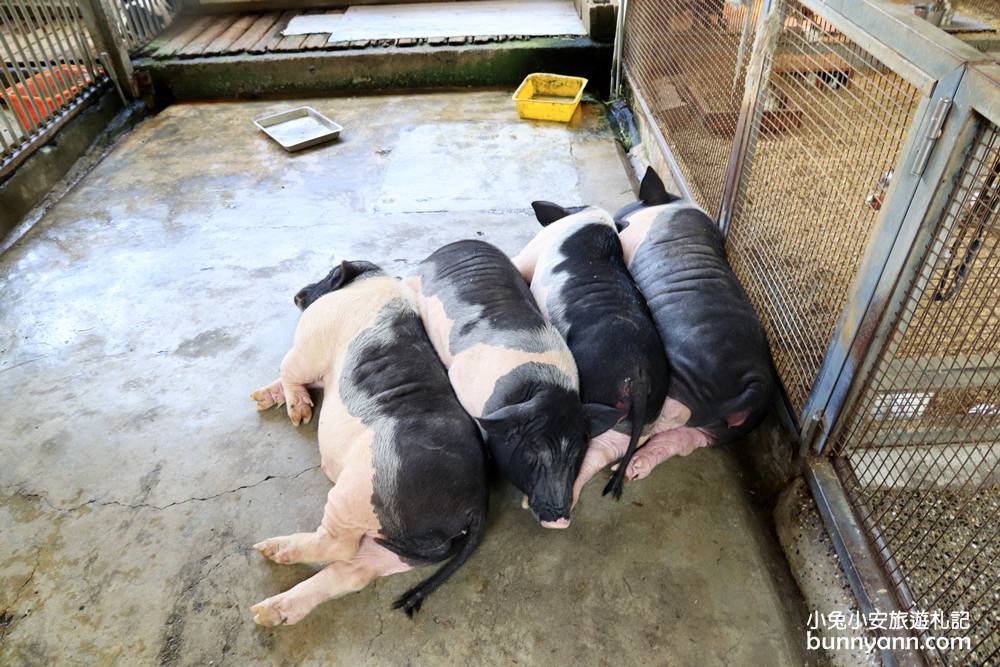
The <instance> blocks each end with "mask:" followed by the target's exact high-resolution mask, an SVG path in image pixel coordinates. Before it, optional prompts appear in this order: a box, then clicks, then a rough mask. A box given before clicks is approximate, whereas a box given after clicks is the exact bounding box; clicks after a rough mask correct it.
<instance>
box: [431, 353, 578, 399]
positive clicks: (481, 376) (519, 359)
mask: <svg viewBox="0 0 1000 667" xmlns="http://www.w3.org/2000/svg"><path fill="white" fill-rule="evenodd" d="M563 361H564V356H563V355H562V354H560V352H559V351H558V350H553V351H549V352H525V351H524V350H513V349H510V348H506V347H499V346H495V345H486V344H485V343H477V344H475V345H473V346H472V347H470V348H468V349H465V350H462V351H461V352H459V353H458V354H457V355H455V357H454V358H453V359H452V364H451V367H450V368H449V369H448V377H449V379H450V380H451V386H452V387H453V388H454V389H455V395H456V396H458V400H459V402H460V403H461V404H462V407H463V408H465V411H466V412H468V413H469V414H470V415H472V416H473V417H482V416H483V410H484V409H485V407H486V402H487V401H488V400H489V399H490V397H491V396H492V395H493V392H494V390H495V388H496V384H497V381H498V380H499V379H500V378H502V377H503V376H505V375H507V374H508V373H510V372H511V371H512V370H514V369H515V368H517V367H518V366H521V365H522V364H526V363H529V362H536V363H540V364H549V365H552V366H555V367H556V368H558V369H560V370H562V371H564V372H565V373H566V374H567V376H569V377H576V369H575V368H573V369H566V368H565V364H564V363H563Z"/></svg>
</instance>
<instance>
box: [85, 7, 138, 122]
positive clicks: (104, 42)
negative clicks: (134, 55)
mask: <svg viewBox="0 0 1000 667" xmlns="http://www.w3.org/2000/svg"><path fill="white" fill-rule="evenodd" d="M80 10H81V12H82V14H83V19H84V21H86V23H87V28H88V29H89V30H90V34H91V36H92V37H93V39H94V43H95V45H96V46H97V52H98V54H99V55H100V58H101V63H102V64H103V65H104V67H105V68H106V69H107V71H108V76H110V77H111V80H112V81H113V82H114V84H115V87H116V88H117V89H118V94H119V95H120V96H121V97H122V101H123V102H125V103H126V104H127V103H128V101H129V100H132V99H135V98H137V97H138V96H139V88H138V86H137V85H136V82H135V76H134V74H133V71H132V60H131V59H130V58H129V53H128V45H127V44H126V43H125V38H124V36H123V35H122V34H121V31H120V30H119V29H118V21H117V18H116V17H115V15H114V14H112V12H113V11H114V10H113V9H111V8H109V7H108V6H107V5H106V4H105V3H104V2H102V0H80Z"/></svg>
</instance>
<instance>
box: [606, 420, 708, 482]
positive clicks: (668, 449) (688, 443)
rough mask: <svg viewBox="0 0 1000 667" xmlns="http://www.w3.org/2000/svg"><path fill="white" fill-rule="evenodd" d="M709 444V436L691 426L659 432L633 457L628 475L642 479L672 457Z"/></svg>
mask: <svg viewBox="0 0 1000 667" xmlns="http://www.w3.org/2000/svg"><path fill="white" fill-rule="evenodd" d="M708 444H710V442H709V440H708V436H707V435H705V434H704V433H703V432H702V431H701V430H700V429H697V428H692V427H690V426H683V427H681V428H675V429H672V430H670V431H664V432H661V433H657V434H656V435H654V436H653V437H652V438H651V439H650V441H649V442H647V443H646V446H645V447H643V448H642V449H640V450H639V451H637V452H636V453H635V456H633V457H632V462H631V463H629V465H628V470H627V471H626V476H627V477H628V478H629V479H630V480H636V479H642V478H643V477H646V476H647V475H648V474H649V473H651V472H652V471H653V468H655V467H656V466H658V465H659V464H660V463H662V462H663V461H666V460H667V459H669V458H670V457H672V456H687V455H688V454H690V453H691V452H693V451H694V450H696V449H699V448H701V447H704V446H706V445H708Z"/></svg>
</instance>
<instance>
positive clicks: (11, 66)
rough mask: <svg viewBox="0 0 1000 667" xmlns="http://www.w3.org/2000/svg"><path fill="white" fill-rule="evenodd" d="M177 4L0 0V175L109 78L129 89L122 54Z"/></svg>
mask: <svg viewBox="0 0 1000 667" xmlns="http://www.w3.org/2000/svg"><path fill="white" fill-rule="evenodd" d="M178 8H179V2H175V1H174V0H114V1H113V2H106V1H105V0H0V59H2V65H3V66H2V68H0V178H3V177H4V176H6V175H7V174H9V173H10V172H11V171H13V169H14V168H15V167H16V166H17V165H18V164H19V163H20V162H21V161H23V160H24V159H25V158H26V157H27V156H28V155H30V154H31V152H32V151H33V150H34V149H36V148H38V147H39V146H41V145H43V144H44V143H45V142H47V141H49V140H50V139H51V137H52V136H53V135H54V134H55V132H57V131H58V129H59V128H60V127H61V126H62V125H63V124H65V123H66V122H67V121H68V120H69V119H70V118H72V117H73V115H74V114H75V113H77V112H78V111H79V110H80V109H81V108H82V106H83V104H84V103H85V102H86V101H87V100H88V99H89V98H91V97H92V96H93V95H95V94H96V93H97V92H98V91H100V90H102V89H103V88H104V87H105V86H106V85H107V84H108V81H109V78H110V79H112V80H113V81H114V84H115V86H116V87H117V88H118V92H119V93H120V94H121V95H122V97H123V98H127V97H131V96H133V95H134V90H133V89H132V81H131V65H130V63H129V53H130V52H132V51H135V50H137V49H138V48H139V47H141V46H142V45H144V44H145V43H146V42H148V41H149V40H150V39H152V38H153V37H154V36H155V35H156V34H158V32H159V31H161V30H162V29H163V28H164V27H165V26H166V25H167V24H168V23H169V21H170V20H171V18H172V17H173V15H174V14H175V13H176V11H177V9H178ZM109 75H110V76H109Z"/></svg>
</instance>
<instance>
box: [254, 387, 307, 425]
mask: <svg viewBox="0 0 1000 667" xmlns="http://www.w3.org/2000/svg"><path fill="white" fill-rule="evenodd" d="M322 387H323V383H322V382H312V383H310V384H309V385H307V386H303V387H302V388H301V391H299V392H297V394H298V398H297V399H296V400H306V401H307V402H308V404H309V406H310V407H312V398H310V396H309V391H308V389H321V388H322ZM302 393H304V394H305V399H303V398H302V396H301V394H302ZM250 398H251V399H252V400H254V401H257V410H260V411H264V410H270V409H271V408H273V407H276V406H281V405H284V404H285V387H284V385H283V384H282V383H281V378H278V379H277V380H275V381H274V382H272V383H271V384H269V385H267V386H266V387H261V388H260V389H258V390H257V391H255V392H253V393H252V394H250ZM306 421H308V420H306Z"/></svg>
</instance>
